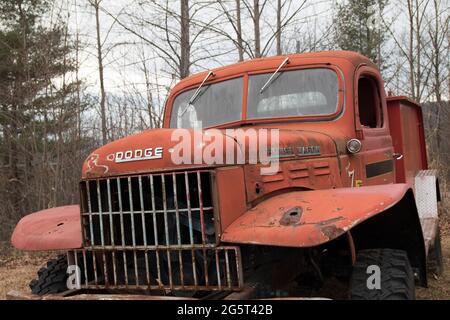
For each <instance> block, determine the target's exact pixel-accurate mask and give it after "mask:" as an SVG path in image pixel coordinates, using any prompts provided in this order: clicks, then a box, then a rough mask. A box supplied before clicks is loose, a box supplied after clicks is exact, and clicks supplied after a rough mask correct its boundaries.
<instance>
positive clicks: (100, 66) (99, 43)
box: [88, 0, 108, 144]
mask: <svg viewBox="0 0 450 320" xmlns="http://www.w3.org/2000/svg"><path fill="white" fill-rule="evenodd" d="M88 1H89V3H90V5H91V6H92V7H93V8H94V11H95V30H96V36H97V37H96V38H97V61H98V75H99V82H100V114H101V121H102V143H103V144H106V143H107V141H108V135H107V134H108V133H107V124H106V105H105V104H106V92H105V81H104V75H103V69H104V66H103V51H102V40H101V36H100V28H101V25H100V4H101V2H102V0H88Z"/></svg>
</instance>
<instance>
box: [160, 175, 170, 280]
mask: <svg viewBox="0 0 450 320" xmlns="http://www.w3.org/2000/svg"><path fill="white" fill-rule="evenodd" d="M161 184H162V195H163V211H164V231H165V235H166V246H167V247H168V246H169V245H170V240H169V226H168V222H167V195H166V179H165V175H163V174H162V175H161ZM166 255H167V267H168V269H169V270H168V276H169V283H170V288H173V279H172V261H171V256H170V251H169V250H166Z"/></svg>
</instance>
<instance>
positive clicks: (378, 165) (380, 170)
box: [366, 160, 394, 179]
mask: <svg viewBox="0 0 450 320" xmlns="http://www.w3.org/2000/svg"><path fill="white" fill-rule="evenodd" d="M392 171H394V160H385V161H381V162H375V163H371V164H368V165H366V177H367V178H368V179H370V178H374V177H378V176H381V175H383V174H386V173H389V172H392Z"/></svg>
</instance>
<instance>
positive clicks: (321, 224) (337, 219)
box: [317, 216, 344, 226]
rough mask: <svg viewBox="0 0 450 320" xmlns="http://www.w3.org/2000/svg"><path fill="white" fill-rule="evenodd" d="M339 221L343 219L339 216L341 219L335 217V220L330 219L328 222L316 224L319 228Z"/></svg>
mask: <svg viewBox="0 0 450 320" xmlns="http://www.w3.org/2000/svg"><path fill="white" fill-rule="evenodd" d="M341 220H344V217H342V216H341V217H336V218H332V219H329V220H324V221H320V222H319V223H317V224H318V225H320V226H326V225H329V224H332V223H335V222H338V221H341Z"/></svg>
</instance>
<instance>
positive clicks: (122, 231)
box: [117, 178, 128, 286]
mask: <svg viewBox="0 0 450 320" xmlns="http://www.w3.org/2000/svg"><path fill="white" fill-rule="evenodd" d="M117 195H118V199H119V215H120V235H121V240H122V242H121V244H122V247H125V246H126V243H125V231H124V224H123V203H122V186H121V183H120V178H117ZM122 258H123V266H124V269H125V285H126V286H128V267H127V255H126V253H125V251H122Z"/></svg>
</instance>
